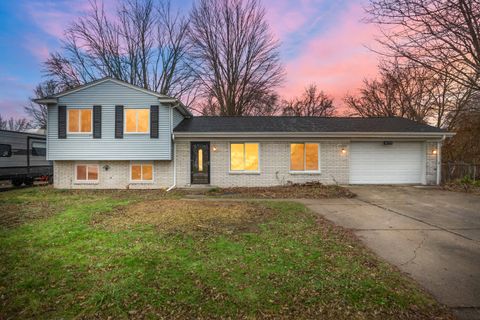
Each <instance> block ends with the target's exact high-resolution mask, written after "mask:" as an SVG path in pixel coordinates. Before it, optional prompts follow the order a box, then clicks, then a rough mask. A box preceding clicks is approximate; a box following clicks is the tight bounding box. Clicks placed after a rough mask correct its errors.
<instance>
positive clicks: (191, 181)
mask: <svg viewBox="0 0 480 320" xmlns="http://www.w3.org/2000/svg"><path fill="white" fill-rule="evenodd" d="M201 143H203V144H205V145H206V146H207V152H208V157H207V159H208V163H207V166H206V168H207V173H208V181H207V183H206V184H210V141H190V184H191V185H192V184H205V183H194V182H193V157H194V156H195V155H194V153H193V152H192V151H193V150H192V149H193V145H194V144H201Z"/></svg>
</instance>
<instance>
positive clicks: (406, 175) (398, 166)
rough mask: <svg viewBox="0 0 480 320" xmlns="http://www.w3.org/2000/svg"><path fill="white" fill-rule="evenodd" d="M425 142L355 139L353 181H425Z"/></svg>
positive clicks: (358, 182)
mask: <svg viewBox="0 0 480 320" xmlns="http://www.w3.org/2000/svg"><path fill="white" fill-rule="evenodd" d="M423 164H424V159H423V144H422V143H421V142H394V143H393V145H384V144H383V142H352V144H351V146H350V183H352V184H407V183H421V181H422V173H423V170H422V168H423Z"/></svg>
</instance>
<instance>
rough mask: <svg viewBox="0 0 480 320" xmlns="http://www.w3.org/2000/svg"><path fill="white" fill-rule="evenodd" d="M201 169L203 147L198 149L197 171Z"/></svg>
mask: <svg viewBox="0 0 480 320" xmlns="http://www.w3.org/2000/svg"><path fill="white" fill-rule="evenodd" d="M202 171H203V149H198V172H202Z"/></svg>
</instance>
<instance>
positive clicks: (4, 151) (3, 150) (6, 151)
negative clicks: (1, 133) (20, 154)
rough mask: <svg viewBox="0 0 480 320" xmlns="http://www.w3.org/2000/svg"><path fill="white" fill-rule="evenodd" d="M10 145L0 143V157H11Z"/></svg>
mask: <svg viewBox="0 0 480 320" xmlns="http://www.w3.org/2000/svg"><path fill="white" fill-rule="evenodd" d="M11 156H12V146H11V145H9V144H0V157H2V158H3V157H11Z"/></svg>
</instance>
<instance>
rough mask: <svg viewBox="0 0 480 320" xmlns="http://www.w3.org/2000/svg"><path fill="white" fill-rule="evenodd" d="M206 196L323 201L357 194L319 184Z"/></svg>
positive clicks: (217, 190) (221, 191)
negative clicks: (323, 199)
mask: <svg viewBox="0 0 480 320" xmlns="http://www.w3.org/2000/svg"><path fill="white" fill-rule="evenodd" d="M206 195H209V196H218V197H233V198H235V197H238V198H253V199H322V198H353V197H355V194H354V193H353V192H351V191H350V190H348V189H347V188H344V187H341V186H337V185H324V184H321V183H319V182H311V183H304V184H289V185H284V186H275V187H252V188H213V189H210V190H208V191H206Z"/></svg>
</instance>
